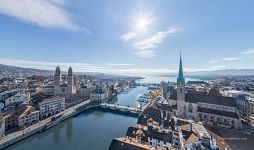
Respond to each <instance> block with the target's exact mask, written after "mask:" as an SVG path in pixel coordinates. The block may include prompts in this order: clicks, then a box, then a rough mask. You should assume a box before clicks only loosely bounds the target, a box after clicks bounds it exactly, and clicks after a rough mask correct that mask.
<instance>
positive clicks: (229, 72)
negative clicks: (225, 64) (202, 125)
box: [0, 64, 254, 77]
mask: <svg viewBox="0 0 254 150" xmlns="http://www.w3.org/2000/svg"><path fill="white" fill-rule="evenodd" d="M0 73H5V74H18V75H53V74H54V70H41V69H32V68H21V67H15V66H9V65H3V64H0ZM64 73H66V72H64ZM75 74H78V75H81V74H86V75H90V76H104V77H105V76H115V75H113V74H106V73H98V72H86V73H84V72H75ZM176 75H177V73H174V74H157V75H153V76H174V77H175V76H176ZM185 75H186V76H234V75H253V76H254V69H223V70H214V71H197V72H191V73H190V72H189V73H188V72H187V73H185ZM117 76H119V75H117Z"/></svg>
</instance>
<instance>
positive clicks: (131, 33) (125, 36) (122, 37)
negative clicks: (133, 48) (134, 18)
mask: <svg viewBox="0 0 254 150" xmlns="http://www.w3.org/2000/svg"><path fill="white" fill-rule="evenodd" d="M135 36H136V33H135V32H128V33H126V34H124V35H123V36H121V39H122V40H123V41H124V42H127V41H129V40H130V39H132V38H133V37H135Z"/></svg>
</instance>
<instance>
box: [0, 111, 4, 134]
mask: <svg viewBox="0 0 254 150" xmlns="http://www.w3.org/2000/svg"><path fill="white" fill-rule="evenodd" d="M4 134H5V120H4V117H3V114H2V113H1V111H0V138H1V137H3V136H4Z"/></svg>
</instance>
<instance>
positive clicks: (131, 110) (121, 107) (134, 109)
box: [100, 103, 144, 114]
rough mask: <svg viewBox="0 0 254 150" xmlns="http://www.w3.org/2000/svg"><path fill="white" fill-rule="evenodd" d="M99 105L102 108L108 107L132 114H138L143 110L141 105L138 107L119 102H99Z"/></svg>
mask: <svg viewBox="0 0 254 150" xmlns="http://www.w3.org/2000/svg"><path fill="white" fill-rule="evenodd" d="M100 107H101V108H104V109H110V110H113V111H120V112H124V113H132V114H140V113H141V112H143V110H144V109H143V107H142V108H141V109H140V108H137V107H132V106H125V105H120V104H109V103H101V104H100Z"/></svg>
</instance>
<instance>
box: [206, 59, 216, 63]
mask: <svg viewBox="0 0 254 150" xmlns="http://www.w3.org/2000/svg"><path fill="white" fill-rule="evenodd" d="M208 62H209V63H216V62H218V60H210V61H208Z"/></svg>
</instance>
